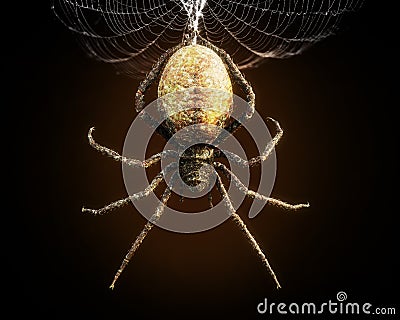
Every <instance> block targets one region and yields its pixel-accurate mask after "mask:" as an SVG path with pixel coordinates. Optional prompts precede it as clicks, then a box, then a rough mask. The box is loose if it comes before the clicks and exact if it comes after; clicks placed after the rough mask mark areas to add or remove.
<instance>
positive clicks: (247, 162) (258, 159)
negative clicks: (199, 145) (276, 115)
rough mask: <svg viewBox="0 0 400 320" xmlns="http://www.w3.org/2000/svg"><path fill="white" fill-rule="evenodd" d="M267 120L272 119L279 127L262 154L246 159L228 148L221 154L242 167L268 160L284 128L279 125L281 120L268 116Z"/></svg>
mask: <svg viewBox="0 0 400 320" xmlns="http://www.w3.org/2000/svg"><path fill="white" fill-rule="evenodd" d="M267 120H270V121H272V122H273V123H274V124H275V126H276V129H277V133H276V134H275V136H274V137H273V138H272V140H271V141H270V142H268V144H267V146H266V147H265V149H264V151H263V152H262V153H261V155H259V156H256V157H254V158H251V159H250V160H244V159H242V158H241V157H239V156H238V155H237V154H234V153H232V152H229V151H227V150H223V151H221V152H220V153H219V155H220V156H224V157H226V158H227V159H228V160H231V161H233V162H234V163H236V164H238V165H240V166H242V167H249V166H250V167H251V166H254V165H256V164H259V163H261V162H262V161H265V160H267V159H268V157H269V156H270V154H271V152H272V150H274V148H275V147H276V145H277V144H278V142H279V140H280V139H281V138H282V136H283V130H282V128H281V126H280V125H279V122H278V121H276V120H275V119H272V118H271V117H268V118H267Z"/></svg>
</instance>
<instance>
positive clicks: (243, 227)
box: [216, 174, 281, 289]
mask: <svg viewBox="0 0 400 320" xmlns="http://www.w3.org/2000/svg"><path fill="white" fill-rule="evenodd" d="M216 182H217V188H218V190H219V192H220V193H221V195H222V197H223V200H224V202H225V205H226V207H227V209H228V211H229V213H230V214H231V216H232V219H233V220H234V221H235V222H236V224H237V225H238V226H239V228H240V230H241V231H242V232H243V233H244V235H245V236H246V238H247V240H248V241H249V242H250V244H251V246H252V247H253V249H254V250H255V251H256V252H257V254H258V255H259V257H260V258H261V261H262V262H263V263H264V265H265V266H266V267H267V270H268V272H269V273H270V275H271V276H272V278H273V279H274V281H275V283H276V286H277V288H278V289H279V288H281V285H280V284H279V281H278V279H277V277H276V275H275V272H274V271H273V270H272V268H271V265H270V264H269V262H268V259H267V257H266V256H265V254H264V253H263V252H262V250H261V248H260V246H259V245H258V243H257V241H256V239H255V238H254V237H253V235H252V234H251V233H250V231H249V229H247V227H246V224H245V223H244V222H243V220H242V219H241V218H240V216H239V215H238V214H237V213H236V210H235V208H234V207H233V205H232V201H231V200H230V198H229V195H228V193H227V192H226V189H225V187H224V185H223V183H222V181H221V177H220V176H219V175H218V174H217V181H216Z"/></svg>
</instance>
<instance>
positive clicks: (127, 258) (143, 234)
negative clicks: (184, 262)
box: [110, 187, 171, 289]
mask: <svg viewBox="0 0 400 320" xmlns="http://www.w3.org/2000/svg"><path fill="white" fill-rule="evenodd" d="M170 196H171V189H170V188H169V187H167V188H166V189H165V191H164V194H163V195H162V197H161V202H160V204H159V205H158V206H157V208H156V210H155V213H154V214H153V215H152V216H151V218H150V219H149V221H148V222H147V223H146V225H145V226H144V228H143V230H142V231H141V232H140V234H139V235H138V236H137V238H136V239H135V241H134V242H133V243H132V246H131V248H130V249H129V251H128V253H127V254H126V256H125V258H124V259H123V260H122V264H121V266H120V267H119V269H118V270H117V272H116V274H115V276H114V280H113V282H112V283H111V285H110V289H114V286H115V282H116V281H117V280H118V278H119V276H120V275H121V273H122V272H123V271H124V269H125V267H126V266H127V265H128V263H129V261H130V260H131V258H132V257H133V254H134V253H135V252H136V250H137V249H138V248H139V247H140V245H141V243H142V242H143V240H144V238H145V237H146V236H147V234H148V233H149V231H150V230H151V229H152V228H153V227H154V224H155V223H156V222H157V221H158V219H160V217H161V215H162V214H163V213H164V208H165V206H166V204H167V201H168V199H169V198H170Z"/></svg>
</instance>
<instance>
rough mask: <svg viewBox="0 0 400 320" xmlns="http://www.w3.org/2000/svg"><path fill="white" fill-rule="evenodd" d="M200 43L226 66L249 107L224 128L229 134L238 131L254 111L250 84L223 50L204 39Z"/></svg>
mask: <svg viewBox="0 0 400 320" xmlns="http://www.w3.org/2000/svg"><path fill="white" fill-rule="evenodd" d="M201 42H202V44H203V45H204V46H206V47H208V48H210V49H211V50H213V51H214V52H216V53H217V54H218V56H219V57H220V58H221V59H222V61H223V62H224V63H225V65H226V66H227V70H228V72H229V73H230V75H231V77H232V78H233V80H234V81H235V82H236V83H237V84H238V85H239V86H240V88H241V89H242V91H243V92H244V94H245V95H246V101H247V103H248V105H249V110H248V111H247V113H245V114H244V115H243V116H242V117H240V118H239V119H234V120H233V121H232V122H231V123H230V124H228V125H227V126H226V127H225V130H227V131H228V132H230V133H233V132H234V131H236V129H238V128H239V127H240V126H241V124H242V122H243V121H244V120H246V119H250V118H251V117H252V116H253V114H254V111H255V99H256V96H255V94H254V91H253V88H252V87H251V85H250V83H249V82H248V81H247V80H246V78H245V77H244V75H243V73H242V72H241V71H240V70H239V68H238V66H237V65H236V64H235V63H234V62H233V60H232V58H231V57H230V56H229V54H228V53H226V52H225V51H224V50H223V49H220V48H218V47H217V46H215V45H213V44H212V43H211V42H209V41H207V40H206V39H204V38H201Z"/></svg>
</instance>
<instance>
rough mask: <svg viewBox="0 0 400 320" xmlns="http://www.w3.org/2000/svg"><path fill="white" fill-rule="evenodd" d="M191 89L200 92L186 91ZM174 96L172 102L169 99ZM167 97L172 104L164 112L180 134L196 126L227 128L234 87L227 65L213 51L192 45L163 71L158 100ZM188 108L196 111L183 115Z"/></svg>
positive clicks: (170, 60)
mask: <svg viewBox="0 0 400 320" xmlns="http://www.w3.org/2000/svg"><path fill="white" fill-rule="evenodd" d="M189 88H199V90H197V91H196V90H185V89H189ZM196 92H197V94H196ZM171 93H173V94H172V95H170V96H171V99H170V100H168V98H169V96H166V95H168V94H171ZM193 93H195V94H193ZM164 96H166V97H165V100H168V102H167V103H165V104H164V110H163V111H164V112H166V114H167V116H168V118H169V121H171V122H172V124H173V126H174V127H175V130H176V131H178V130H180V129H181V128H183V127H185V126H188V125H192V124H207V125H208V124H211V125H216V126H218V127H223V126H224V124H225V121H226V120H227V119H228V118H229V115H230V112H231V105H232V84H231V80H230V78H229V74H228V72H227V70H226V67H225V64H224V63H223V62H222V60H221V58H220V57H219V56H218V55H217V54H216V53H215V52H214V51H213V50H211V49H209V48H207V47H205V46H202V45H189V46H184V47H182V48H180V49H179V50H178V51H176V52H175V53H174V54H173V55H172V56H171V57H170V59H169V60H168V62H167V64H166V66H165V68H164V70H163V73H162V75H161V77H160V82H159V85H158V97H159V98H160V97H164ZM185 106H190V107H191V108H192V109H191V110H184V111H181V110H182V108H183V107H185Z"/></svg>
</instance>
